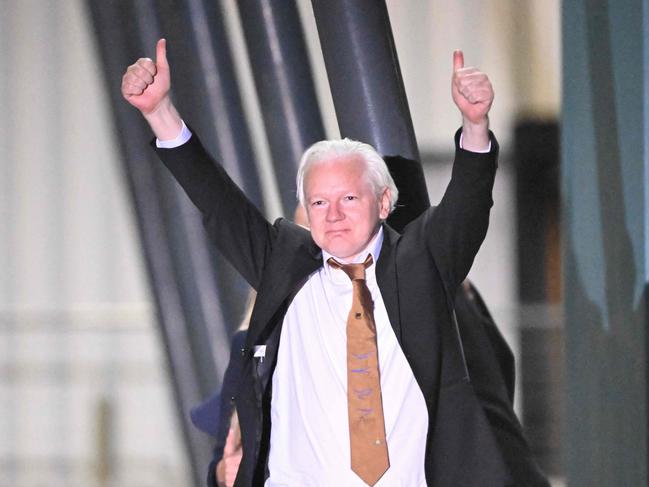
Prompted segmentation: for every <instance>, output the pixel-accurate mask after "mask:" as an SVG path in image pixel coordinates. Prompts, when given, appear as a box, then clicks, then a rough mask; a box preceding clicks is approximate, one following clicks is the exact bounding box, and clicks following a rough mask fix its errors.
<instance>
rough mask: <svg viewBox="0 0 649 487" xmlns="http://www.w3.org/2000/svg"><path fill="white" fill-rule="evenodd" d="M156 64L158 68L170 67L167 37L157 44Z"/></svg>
mask: <svg viewBox="0 0 649 487" xmlns="http://www.w3.org/2000/svg"><path fill="white" fill-rule="evenodd" d="M155 64H156V66H157V67H158V68H163V69H165V68H166V69H169V62H168V61H167V40H166V39H160V40H159V41H158V43H157V44H156V46H155Z"/></svg>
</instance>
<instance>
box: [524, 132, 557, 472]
mask: <svg viewBox="0 0 649 487" xmlns="http://www.w3.org/2000/svg"><path fill="white" fill-rule="evenodd" d="M514 134H515V137H514V139H515V144H514V150H515V157H514V160H515V161H516V162H515V164H514V170H515V180H516V204H515V208H516V225H517V236H518V240H517V242H518V245H517V247H518V252H517V257H518V259H517V260H518V266H517V268H518V289H519V292H518V296H519V300H520V304H521V306H520V312H519V322H520V325H519V326H520V342H521V344H520V346H521V386H522V390H523V394H522V396H523V408H522V410H523V418H522V419H523V424H524V425H525V429H526V431H527V433H528V437H529V439H530V446H531V448H532V451H533V452H534V456H535V457H536V458H537V459H538V461H539V465H540V466H541V467H542V468H543V470H544V471H545V472H547V473H548V474H551V475H557V476H559V475H563V474H564V468H563V462H562V457H561V454H562V444H563V441H562V426H563V401H562V399H563V397H562V390H563V372H564V366H563V353H562V352H563V343H564V333H563V328H562V326H561V325H562V323H561V314H560V304H561V259H560V254H561V251H560V243H561V240H560V235H559V222H560V219H559V209H560V206H561V202H560V199H559V127H558V123H557V122H555V121H546V122H542V121H539V120H525V121H520V122H518V123H517V125H516V128H515V132H514Z"/></svg>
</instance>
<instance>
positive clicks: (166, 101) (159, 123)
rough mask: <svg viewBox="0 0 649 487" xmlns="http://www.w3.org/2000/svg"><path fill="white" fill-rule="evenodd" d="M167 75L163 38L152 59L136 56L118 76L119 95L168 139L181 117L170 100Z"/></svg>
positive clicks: (175, 133) (178, 131) (169, 77)
mask: <svg viewBox="0 0 649 487" xmlns="http://www.w3.org/2000/svg"><path fill="white" fill-rule="evenodd" d="M170 90H171V75H170V71H169V63H168V62H167V41H166V40H165V39H160V40H159V41H158V43H157V45H156V59H155V61H153V60H152V59H150V58H146V57H144V58H140V59H138V60H137V61H135V63H133V64H131V65H130V66H129V67H128V68H127V69H126V72H125V73H124V76H123V77H122V96H123V97H124V98H125V99H126V101H128V102H129V103H130V104H131V105H133V106H134V107H135V108H137V109H138V110H140V112H141V113H142V115H144V118H145V119H146V121H147V122H149V125H150V126H151V128H152V129H153V133H154V134H155V135H156V137H158V139H159V140H172V139H174V138H175V137H176V136H177V135H178V134H179V133H180V131H181V128H182V123H183V122H182V119H181V118H180V114H179V113H178V111H177V110H176V107H175V106H174V105H173V103H172V102H171V96H170V95H169V92H170Z"/></svg>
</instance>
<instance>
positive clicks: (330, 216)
mask: <svg viewBox="0 0 649 487" xmlns="http://www.w3.org/2000/svg"><path fill="white" fill-rule="evenodd" d="M344 217H345V215H344V213H343V212H342V211H340V206H339V204H338V203H331V204H330V205H329V207H328V208H327V221H329V222H335V221H338V220H342V219H343V218H344Z"/></svg>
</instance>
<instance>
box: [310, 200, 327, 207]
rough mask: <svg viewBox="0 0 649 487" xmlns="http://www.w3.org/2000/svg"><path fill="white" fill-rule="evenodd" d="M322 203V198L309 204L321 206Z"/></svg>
mask: <svg viewBox="0 0 649 487" xmlns="http://www.w3.org/2000/svg"><path fill="white" fill-rule="evenodd" d="M322 205H324V201H322V200H317V201H313V202H311V206H322Z"/></svg>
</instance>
